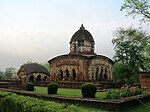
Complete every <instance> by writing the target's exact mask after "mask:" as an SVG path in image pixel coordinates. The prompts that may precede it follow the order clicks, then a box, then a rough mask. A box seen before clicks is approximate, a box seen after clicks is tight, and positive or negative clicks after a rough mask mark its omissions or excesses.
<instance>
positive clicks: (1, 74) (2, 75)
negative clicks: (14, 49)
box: [0, 71, 4, 79]
mask: <svg viewBox="0 0 150 112" xmlns="http://www.w3.org/2000/svg"><path fill="white" fill-rule="evenodd" d="M3 77H4V72H3V71H0V79H3Z"/></svg>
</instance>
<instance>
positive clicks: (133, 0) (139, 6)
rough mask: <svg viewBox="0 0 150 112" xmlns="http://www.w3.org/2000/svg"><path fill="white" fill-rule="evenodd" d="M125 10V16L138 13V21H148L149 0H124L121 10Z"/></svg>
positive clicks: (149, 15)
mask: <svg viewBox="0 0 150 112" xmlns="http://www.w3.org/2000/svg"><path fill="white" fill-rule="evenodd" d="M123 10H126V12H127V16H132V17H133V18H135V17H136V16H138V15H139V17H140V18H141V19H140V21H143V22H150V4H149V0H124V3H123V5H122V6H121V11H123Z"/></svg>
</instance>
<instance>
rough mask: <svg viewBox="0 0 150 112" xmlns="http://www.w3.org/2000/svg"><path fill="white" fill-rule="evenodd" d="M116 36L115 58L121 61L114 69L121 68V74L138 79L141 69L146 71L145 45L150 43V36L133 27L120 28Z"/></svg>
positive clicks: (114, 42) (128, 78)
mask: <svg viewBox="0 0 150 112" xmlns="http://www.w3.org/2000/svg"><path fill="white" fill-rule="evenodd" d="M114 36H115V38H113V40H112V43H113V45H114V46H115V47H114V50H115V56H114V59H115V62H117V63H119V66H117V65H116V66H115V67H114V69H119V68H120V69H121V70H120V72H122V73H121V75H123V74H124V75H125V77H126V79H127V81H129V82H130V81H132V80H134V81H135V82H136V81H138V71H139V69H142V70H143V71H145V65H144V59H145V58H147V57H146V55H145V54H146V51H145V47H146V46H147V45H148V41H149V39H150V36H149V35H147V34H146V33H145V32H143V31H140V30H138V29H134V28H132V27H130V28H127V29H125V28H119V29H118V30H116V32H115V33H114ZM143 43H144V44H143ZM148 63H150V60H149V62H148ZM120 65H121V66H120ZM116 67H118V68H116Z"/></svg>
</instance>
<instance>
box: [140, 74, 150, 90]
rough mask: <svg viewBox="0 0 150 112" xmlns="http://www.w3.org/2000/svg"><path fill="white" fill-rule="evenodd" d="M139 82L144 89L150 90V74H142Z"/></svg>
mask: <svg viewBox="0 0 150 112" xmlns="http://www.w3.org/2000/svg"><path fill="white" fill-rule="evenodd" d="M139 80H140V84H141V87H142V88H143V89H150V72H149V73H147V72H140V73H139Z"/></svg>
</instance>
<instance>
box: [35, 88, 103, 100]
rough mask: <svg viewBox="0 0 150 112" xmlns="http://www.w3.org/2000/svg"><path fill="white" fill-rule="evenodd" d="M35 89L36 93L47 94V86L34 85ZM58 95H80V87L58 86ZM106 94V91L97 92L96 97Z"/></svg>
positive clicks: (100, 97) (99, 97)
mask: <svg viewBox="0 0 150 112" xmlns="http://www.w3.org/2000/svg"><path fill="white" fill-rule="evenodd" d="M35 89H36V90H35V91H34V92H37V93H44V94H47V87H38V86H36V87H35ZM57 94H58V95H60V96H71V97H82V94H81V90H80V89H65V88H58V92H57ZM105 95H106V92H97V93H96V98H98V99H104V98H105Z"/></svg>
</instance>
